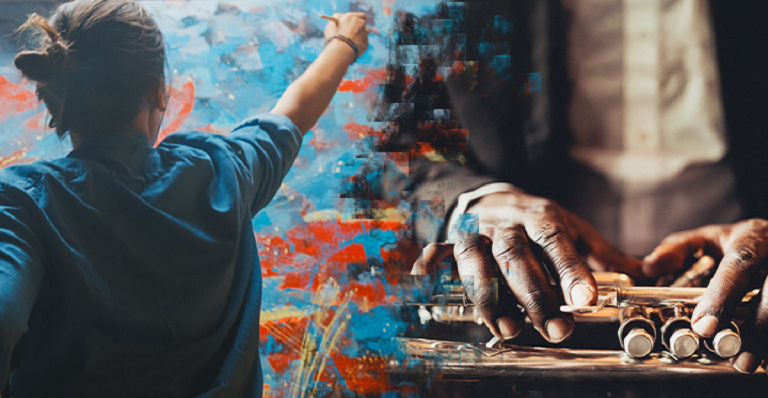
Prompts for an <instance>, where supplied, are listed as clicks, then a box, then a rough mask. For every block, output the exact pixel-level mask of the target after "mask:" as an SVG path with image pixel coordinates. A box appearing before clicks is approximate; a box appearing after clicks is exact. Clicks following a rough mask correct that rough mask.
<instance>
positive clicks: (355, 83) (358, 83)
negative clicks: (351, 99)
mask: <svg viewBox="0 0 768 398" xmlns="http://www.w3.org/2000/svg"><path fill="white" fill-rule="evenodd" d="M373 85H374V81H373V79H371V78H370V77H365V78H362V79H353V80H347V79H343V80H342V81H341V83H339V91H341V92H349V91H351V92H353V93H355V94H360V93H362V92H363V91H367V90H368V89H369V88H371V87H373Z"/></svg>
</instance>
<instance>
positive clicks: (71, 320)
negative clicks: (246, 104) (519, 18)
mask: <svg viewBox="0 0 768 398" xmlns="http://www.w3.org/2000/svg"><path fill="white" fill-rule="evenodd" d="M336 17H337V18H338V20H339V22H338V23H329V24H328V26H327V27H326V31H325V36H326V38H327V39H328V42H327V45H326V48H325V49H324V50H323V52H322V53H321V54H320V55H319V56H318V58H317V60H316V61H315V62H314V63H313V64H312V65H310V66H309V67H308V68H307V70H306V72H305V73H304V74H303V75H302V76H301V77H300V78H299V79H297V80H296V81H295V82H294V83H293V84H291V86H290V87H289V88H288V89H287V90H286V92H285V94H284V95H283V96H282V98H281V99H280V100H279V101H278V103H277V105H276V106H275V108H274V109H273V110H272V112H271V113H269V114H262V115H256V116H255V117H253V118H250V119H248V120H246V121H245V122H243V123H242V124H240V125H239V126H238V127H235V128H234V129H233V130H232V132H231V133H230V134H229V135H228V136H227V137H222V136H218V135H212V134H203V133H189V134H173V135H171V136H169V137H168V138H166V139H165V140H164V141H163V142H162V143H160V144H159V145H158V146H157V147H156V148H153V144H154V142H155V139H156V137H157V134H158V130H159V128H160V124H161V121H162V118H163V112H164V110H165V108H166V105H167V102H168V99H167V96H166V92H165V89H164V88H165V80H164V67H165V47H164V40H163V36H162V34H161V32H160V31H159V30H158V28H157V25H156V24H155V22H154V21H153V20H152V19H151V18H150V17H149V16H148V15H147V13H146V12H145V11H144V10H143V9H142V8H141V7H140V6H139V5H137V4H135V3H132V2H130V1H128V0H106V1H99V0H77V1H74V2H72V3H67V4H64V5H62V6H60V7H59V8H58V10H57V11H56V12H55V13H54V15H53V16H52V18H51V22H50V24H49V23H48V21H46V20H45V19H44V18H41V17H39V16H36V15H33V16H32V17H31V18H30V20H29V22H28V23H27V25H34V26H37V27H39V28H42V29H43V30H44V31H45V32H46V34H47V35H48V37H49V38H50V39H51V40H50V43H48V44H47V45H45V46H43V48H41V49H40V50H38V51H34V52H22V53H20V54H18V56H17V57H16V61H15V63H16V66H17V67H18V68H19V69H20V70H21V72H22V73H23V74H24V75H25V76H26V77H27V78H29V79H31V80H33V81H35V82H36V83H37V93H38V96H39V98H40V99H42V100H43V101H44V102H45V104H46V105H47V108H48V110H49V111H50V114H51V122H50V126H51V127H53V128H55V129H56V132H57V134H59V135H60V136H62V135H64V134H66V133H69V135H70V138H71V140H72V145H73V147H74V150H73V151H72V152H71V153H70V154H69V156H67V157H66V158H63V159H56V160H53V161H49V162H36V163H32V164H30V165H23V166H14V167H8V168H5V169H3V170H2V171H0V360H1V361H2V362H0V390H2V389H6V390H5V394H6V395H7V394H9V393H10V394H12V395H13V396H14V397H51V396H58V397H64V396H78V397H87V396H99V397H105V396H109V397H123V396H125V397H144V396H146V397H149V396H152V397H159V396H162V397H171V396H173V397H189V396H199V397H254V396H256V397H258V396H261V389H262V385H263V381H262V376H261V368H260V363H259V353H258V343H259V329H258V327H259V307H260V302H261V272H260V269H259V260H258V256H257V250H256V247H255V242H254V237H253V230H252V224H251V218H252V216H253V215H254V214H255V213H256V212H257V211H258V210H259V209H261V208H262V207H264V206H266V205H267V204H268V203H269V201H270V199H271V198H272V196H273V195H274V193H275V192H276V191H277V189H278V187H279V186H280V183H281V181H282V179H283V177H284V176H285V174H286V173H287V172H288V169H289V168H290V166H291V164H292V163H293V160H294V158H295V157H296V154H297V152H298V150H299V146H300V144H301V138H302V136H303V134H304V133H306V132H307V130H309V128H310V127H312V126H313V125H314V124H315V122H316V121H317V119H318V117H320V115H321V114H322V112H323V111H324V110H325V108H326V107H327V105H328V103H329V102H330V100H331V98H332V97H333V94H334V93H335V91H336V87H337V86H338V84H339V82H340V81H341V78H342V76H343V75H344V73H345V72H346V69H347V66H348V65H349V64H350V63H352V62H354V60H355V59H356V57H357V56H358V55H359V53H362V52H364V51H365V50H366V48H367V46H368V41H367V31H368V29H367V28H366V26H365V14H362V13H349V14H345V15H336ZM12 354H13V355H12ZM7 386H9V387H7Z"/></svg>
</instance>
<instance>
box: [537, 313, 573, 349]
mask: <svg viewBox="0 0 768 398" xmlns="http://www.w3.org/2000/svg"><path fill="white" fill-rule="evenodd" d="M544 328H546V329H547V334H548V335H549V341H551V342H553V343H559V342H561V341H563V340H565V339H566V338H568V336H570V334H571V328H570V327H569V326H568V324H567V323H565V320H564V319H563V318H559V317H558V318H552V319H550V320H548V321H547V323H546V324H545V325H544Z"/></svg>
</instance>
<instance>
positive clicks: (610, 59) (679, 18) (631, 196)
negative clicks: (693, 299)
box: [448, 0, 741, 256]
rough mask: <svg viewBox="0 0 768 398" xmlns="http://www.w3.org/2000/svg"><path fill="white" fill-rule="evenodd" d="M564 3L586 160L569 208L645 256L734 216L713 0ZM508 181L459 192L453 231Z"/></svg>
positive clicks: (577, 136)
mask: <svg viewBox="0 0 768 398" xmlns="http://www.w3.org/2000/svg"><path fill="white" fill-rule="evenodd" d="M563 1H564V6H565V7H566V9H568V10H570V11H571V12H572V20H571V26H570V31H569V33H568V35H569V37H568V39H569V51H568V70H569V73H570V75H571V79H572V81H573V96H572V98H571V103H570V109H569V118H570V123H571V129H572V131H573V140H574V142H573V145H572V147H571V149H570V155H571V157H572V158H573V159H574V160H576V161H577V162H578V163H579V164H581V165H583V166H584V170H580V171H578V172H577V173H576V174H577V178H578V181H579V183H580V184H581V185H580V188H579V189H577V190H576V191H574V192H573V193H572V195H571V200H570V202H571V203H570V205H571V210H573V211H574V212H575V213H576V214H578V215H579V216H581V217H582V218H584V219H585V220H586V221H588V222H589V223H590V224H592V225H593V226H594V227H595V228H596V229H597V230H598V231H599V232H601V233H602V234H603V236H604V237H605V238H606V239H607V240H608V241H610V242H611V243H613V244H614V245H616V246H617V247H619V248H620V249H623V250H624V251H626V252H627V253H629V254H634V255H638V256H642V255H645V254H648V252H650V251H651V250H652V249H653V247H655V246H656V245H657V244H658V243H659V242H660V241H661V239H663V238H664V237H665V236H667V235H668V234H670V233H672V232H675V231H679V230H684V229H690V228H694V227H698V226H701V225H705V224H710V223H724V222H733V221H735V220H737V219H738V218H739V216H740V214H741V208H740V206H739V204H738V201H737V200H736V197H735V193H734V179H733V173H732V171H731V169H730V167H729V166H728V165H726V164H722V163H718V162H719V161H720V160H722V158H723V156H724V155H725V152H726V149H727V148H726V139H725V127H724V120H723V111H722V103H721V97H720V90H719V84H720V83H719V81H718V70H717V63H716V58H715V48H714V36H713V32H712V27H711V23H710V20H709V10H708V4H707V2H705V1H700V0H622V1H617V0H563ZM470 139H471V135H470ZM505 187H506V188H505ZM508 188H509V186H508V185H506V186H505V185H499V184H495V185H489V186H485V187H482V188H480V189H479V190H477V191H473V192H468V193H465V194H463V195H461V196H460V197H459V204H458V205H457V207H456V209H455V210H454V213H452V216H451V219H450V221H449V224H448V225H449V239H450V238H451V237H454V239H455V233H453V232H452V229H451V228H450V227H451V226H453V225H455V224H456V222H457V221H458V219H459V218H460V216H461V215H462V214H463V213H464V212H465V210H466V206H467V205H468V204H469V203H470V202H471V201H472V200H474V199H476V198H478V197H480V196H482V195H485V194H489V193H492V192H500V191H504V190H505V189H508ZM462 206H463V208H462Z"/></svg>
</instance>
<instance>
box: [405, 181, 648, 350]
mask: <svg viewBox="0 0 768 398" xmlns="http://www.w3.org/2000/svg"><path fill="white" fill-rule="evenodd" d="M467 213H475V214H478V216H479V221H480V234H472V236H468V237H466V238H464V239H463V240H461V241H460V242H459V243H458V244H456V245H455V247H454V246H453V245H450V244H444V243H437V244H431V245H429V246H427V247H426V248H425V249H424V252H423V253H422V255H421V257H420V258H419V259H418V260H417V261H416V263H415V265H414V267H413V270H412V272H411V273H412V274H414V275H425V274H430V273H431V272H433V271H434V270H435V269H436V267H437V264H439V263H441V262H443V260H444V259H445V258H446V257H447V256H450V255H453V256H454V258H455V259H456V265H457V268H458V273H459V276H460V277H461V280H462V284H463V285H464V289H465V291H466V292H467V294H468V296H469V298H470V299H471V300H472V302H473V303H474V304H475V306H476V308H477V309H478V312H479V313H480V316H481V317H482V319H483V323H484V324H485V325H486V326H487V327H488V328H489V329H490V331H491V333H493V334H494V335H495V336H496V337H498V338H499V339H502V340H508V339H511V338H514V337H515V336H517V335H518V334H519V333H520V332H521V331H522V330H523V328H524V326H525V315H527V316H528V317H529V318H530V320H531V322H532V323H533V325H534V326H535V327H536V329H537V330H538V331H539V332H540V333H541V335H542V336H543V337H544V338H545V339H546V340H547V341H550V342H552V343H559V342H562V341H564V340H566V339H567V338H569V337H570V335H571V333H572V332H573V326H574V321H573V317H572V316H571V315H570V314H565V313H561V312H560V305H562V304H563V301H565V303H567V304H570V305H575V306H584V305H593V304H594V303H595V302H596V300H597V287H596V284H595V279H594V277H593V276H592V273H591V272H590V268H591V269H593V270H597V271H613V272H623V273H627V274H630V275H632V276H638V275H641V274H642V263H641V262H640V260H637V259H632V258H630V257H627V256H625V255H624V254H622V253H621V252H619V251H618V250H616V249H614V248H613V247H612V246H611V245H610V244H608V242H606V241H605V239H603V238H602V237H601V236H600V235H599V234H598V233H597V231H595V230H594V229H593V228H592V227H591V226H589V225H588V224H587V223H586V222H585V221H584V220H581V219H580V218H578V217H577V216H576V215H574V214H573V213H571V212H569V211H568V210H566V209H564V208H562V207H561V206H559V205H558V204H556V203H554V202H553V201H551V200H548V199H544V198H540V197H536V196H532V195H528V194H527V193H525V192H524V191H522V190H518V191H515V192H504V193H497V194H491V195H487V196H484V197H482V198H481V199H479V200H478V201H477V202H476V203H474V204H473V205H472V206H471V207H470V208H469V209H468V210H467ZM548 273H549V274H550V275H551V276H552V279H554V281H555V283H556V284H557V286H552V285H551V284H550V278H549V276H548ZM558 290H559V291H560V292H558ZM561 297H562V298H561ZM518 304H519V305H521V306H522V307H523V308H524V310H525V314H523V313H522V312H520V310H519V309H518V307H517V306H518Z"/></svg>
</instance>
